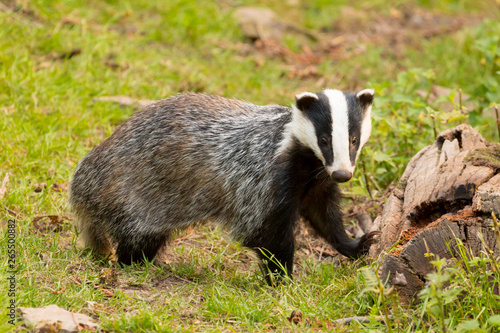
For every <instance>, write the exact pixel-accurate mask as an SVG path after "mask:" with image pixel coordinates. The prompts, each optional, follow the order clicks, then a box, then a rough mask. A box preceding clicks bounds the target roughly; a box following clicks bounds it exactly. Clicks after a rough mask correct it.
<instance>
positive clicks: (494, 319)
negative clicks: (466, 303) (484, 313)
mask: <svg viewBox="0 0 500 333" xmlns="http://www.w3.org/2000/svg"><path fill="white" fill-rule="evenodd" d="M488 322H489V323H490V324H491V325H493V326H500V315H494V316H491V317H490V318H489V319H488Z"/></svg>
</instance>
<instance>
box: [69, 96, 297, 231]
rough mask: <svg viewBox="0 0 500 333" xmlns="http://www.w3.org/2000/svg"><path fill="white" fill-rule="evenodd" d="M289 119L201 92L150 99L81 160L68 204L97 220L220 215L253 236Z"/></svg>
mask: <svg viewBox="0 0 500 333" xmlns="http://www.w3.org/2000/svg"><path fill="white" fill-rule="evenodd" d="M291 116H292V114H291V110H290V109H289V108H285V107H280V106H256V105H253V104H250V103H245V102H242V101H237V100H232V99H226V98H222V97H216V96H211V95H205V94H183V95H178V96H175V97H172V98H169V99H166V100H162V101H159V102H156V103H153V104H151V105H149V106H147V107H146V108H144V109H143V110H142V111H140V112H138V113H136V114H135V115H134V116H132V117H131V118H130V119H129V120H128V121H127V122H126V123H124V124H123V125H121V126H120V127H118V128H117V130H116V131H115V132H114V133H113V135H112V136H111V137H109V138H108V139H106V140H105V141H104V142H103V143H102V144H101V145H99V146H97V147H96V148H95V149H94V150H92V151H91V152H90V153H89V154H88V155H87V156H86V157H85V158H84V159H83V160H82V161H81V163H80V164H79V166H78V168H77V170H76V172H75V175H74V178H73V181H72V191H71V192H72V199H71V202H72V203H73V204H74V205H78V204H79V203H80V204H85V205H87V206H88V205H93V209H94V211H95V212H97V213H96V214H98V215H99V214H100V216H98V218H104V219H108V218H109V216H110V215H111V213H110V212H112V213H113V214H115V215H120V214H122V215H127V216H136V217H138V220H140V219H141V217H142V219H144V217H146V216H147V219H148V221H149V223H148V224H149V225H153V226H155V225H156V226H158V227H159V228H160V226H161V227H163V228H166V227H168V228H172V229H173V228H176V227H182V226H186V225H188V224H191V223H192V222H193V221H200V220H205V219H217V220H220V221H222V222H226V223H228V224H230V227H231V228H233V231H234V232H235V234H237V235H238V234H248V233H251V232H252V230H255V229H256V228H259V226H260V224H261V223H262V220H263V216H264V215H266V214H267V213H268V210H269V209H271V208H270V206H271V204H270V201H272V200H274V197H275V196H274V195H273V194H272V193H271V191H272V189H271V188H272V185H271V183H272V180H273V170H272V169H273V159H274V158H275V156H276V150H277V148H278V146H279V143H280V141H281V138H282V133H283V130H284V126H285V124H286V123H288V122H289V121H290V120H291ZM122 210H125V211H122ZM166 217H167V218H168V220H169V222H168V223H165V218H166ZM166 224H167V226H166Z"/></svg>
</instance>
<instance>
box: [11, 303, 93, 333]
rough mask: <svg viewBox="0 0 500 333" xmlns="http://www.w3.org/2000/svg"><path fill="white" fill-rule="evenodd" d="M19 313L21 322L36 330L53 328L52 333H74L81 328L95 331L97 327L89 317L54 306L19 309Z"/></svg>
mask: <svg viewBox="0 0 500 333" xmlns="http://www.w3.org/2000/svg"><path fill="white" fill-rule="evenodd" d="M19 311H20V313H21V320H22V321H24V322H26V324H28V325H29V326H30V327H35V328H37V330H44V329H47V328H54V329H55V330H54V332H59V333H76V332H79V331H80V330H81V329H82V328H85V329H87V330H91V331H95V330H96V329H97V328H98V327H99V325H97V324H96V323H94V322H93V321H92V319H91V318H90V317H88V316H86V315H83V314H81V313H72V312H69V311H66V310H64V309H62V308H60V307H58V306H57V305H55V304H52V305H48V306H45V307H43V308H19ZM56 328H57V329H56Z"/></svg>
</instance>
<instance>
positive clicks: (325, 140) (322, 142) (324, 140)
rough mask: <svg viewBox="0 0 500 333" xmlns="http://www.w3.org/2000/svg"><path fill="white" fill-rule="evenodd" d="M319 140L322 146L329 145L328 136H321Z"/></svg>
mask: <svg viewBox="0 0 500 333" xmlns="http://www.w3.org/2000/svg"><path fill="white" fill-rule="evenodd" d="M319 142H320V144H321V145H322V146H328V140H327V139H326V138H321V140H320V141H319Z"/></svg>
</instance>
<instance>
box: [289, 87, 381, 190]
mask: <svg viewBox="0 0 500 333" xmlns="http://www.w3.org/2000/svg"><path fill="white" fill-rule="evenodd" d="M373 95H374V90H373V89H365V90H362V91H360V92H357V93H352V92H348V93H343V92H341V91H339V90H330V89H328V90H324V91H323V92H320V93H310V92H304V93H301V94H298V95H297V96H295V106H293V119H292V122H291V123H290V125H291V129H290V130H291V132H292V133H291V134H292V135H293V136H294V137H295V138H296V139H297V140H298V141H299V142H300V143H301V144H302V145H304V146H306V147H308V148H310V149H311V150H312V151H313V152H314V154H315V155H316V157H317V158H318V159H319V160H321V162H323V165H324V167H325V170H326V172H327V173H328V174H329V175H330V176H331V177H332V179H333V180H334V181H336V182H346V181H348V180H349V179H351V177H352V174H353V172H354V166H355V164H356V160H357V158H358V156H359V153H360V151H361V148H362V147H363V145H364V144H365V143H366V141H367V140H368V137H369V136H370V133H371V115H370V113H371V106H372V102H373Z"/></svg>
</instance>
